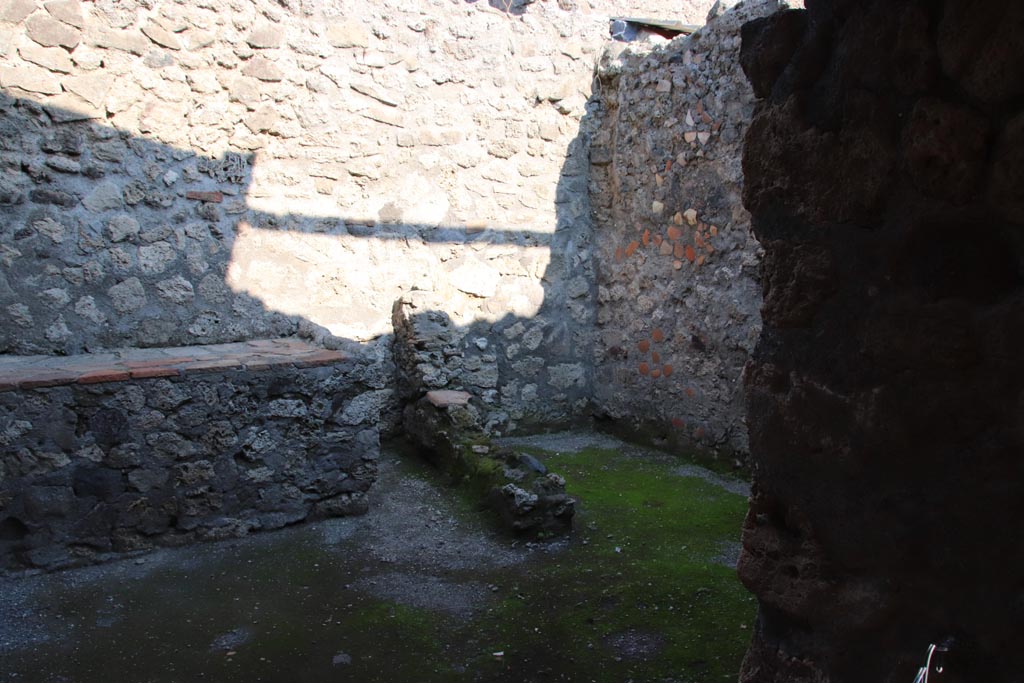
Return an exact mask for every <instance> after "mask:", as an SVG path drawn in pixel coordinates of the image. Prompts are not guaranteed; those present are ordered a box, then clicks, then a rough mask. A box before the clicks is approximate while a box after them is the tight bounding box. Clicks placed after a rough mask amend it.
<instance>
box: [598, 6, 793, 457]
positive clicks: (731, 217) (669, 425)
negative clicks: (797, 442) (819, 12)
mask: <svg viewBox="0 0 1024 683" xmlns="http://www.w3.org/2000/svg"><path fill="white" fill-rule="evenodd" d="M782 5H784V3H780V2H778V1H777V0H761V1H756V2H747V3H741V4H739V5H737V6H735V7H734V8H732V9H728V10H721V9H720V8H716V10H715V11H714V12H713V16H712V17H710V20H709V22H708V24H707V25H706V26H705V27H704V28H703V29H701V30H700V31H699V32H698V33H696V34H694V35H692V36H689V37H679V38H676V39H675V40H673V41H672V42H670V43H668V44H667V45H665V46H660V47H655V48H654V49H650V48H646V49H645V48H642V47H641V48H639V49H634V48H633V47H628V48H626V49H625V50H623V51H620V50H621V48H622V46H621V45H615V46H613V47H612V48H610V49H609V50H607V51H606V52H605V54H604V55H603V57H602V60H601V63H600V70H599V72H598V77H599V88H598V89H597V90H596V93H595V99H596V100H597V102H598V103H599V108H598V118H599V119H600V123H599V125H598V130H597V132H596V134H595V136H594V138H593V141H592V145H591V150H590V165H591V171H590V173H591V180H590V187H591V192H590V201H591V205H592V207H593V212H594V223H595V225H594V228H595V233H596V235H597V238H596V244H597V254H596V258H597V306H598V309H597V335H598V336H597V340H596V349H595V357H596V369H595V379H594V401H595V403H596V405H597V408H598V410H599V412H600V413H601V414H603V415H604V416H606V417H609V418H612V419H614V420H615V421H616V424H617V427H618V428H625V429H626V430H627V431H631V432H632V433H633V434H634V435H638V436H640V437H642V438H644V439H645V440H651V441H654V442H656V443H662V444H674V445H683V446H693V445H697V446H701V447H705V448H707V449H712V450H720V451H721V452H722V453H723V454H724V455H737V456H739V457H742V456H743V454H745V453H746V450H747V430H746V424H745V420H744V410H743V400H742V384H741V381H740V377H741V374H742V370H743V367H744V364H745V363H746V361H747V359H748V358H749V356H750V354H751V352H752V351H753V348H754V344H755V342H756V340H757V336H758V334H759V333H760V329H761V319H760V305H761V289H760V285H759V283H758V268H759V262H760V253H759V252H760V247H759V246H758V244H757V242H756V240H755V239H754V238H753V236H752V235H751V233H750V216H749V214H748V213H747V212H746V211H745V210H744V209H743V207H742V205H741V193H742V184H743V181H742V171H741V168H740V156H741V146H742V142H743V136H744V135H745V133H746V130H747V127H748V125H749V122H750V119H751V116H752V113H753V107H754V95H753V92H752V90H751V88H750V86H749V84H748V83H747V80H746V77H745V76H744V75H743V72H742V70H741V69H740V67H739V49H740V27H741V25H742V24H743V23H744V22H745V21H749V20H750V19H753V18H755V17H759V16H764V15H766V14H770V13H772V12H775V11H777V10H778V9H779V7H780V6H782Z"/></svg>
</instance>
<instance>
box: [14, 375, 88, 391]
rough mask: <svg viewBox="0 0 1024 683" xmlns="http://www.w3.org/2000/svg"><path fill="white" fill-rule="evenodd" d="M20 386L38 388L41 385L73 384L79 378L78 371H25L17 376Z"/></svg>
mask: <svg viewBox="0 0 1024 683" xmlns="http://www.w3.org/2000/svg"><path fill="white" fill-rule="evenodd" d="M17 378H18V386H19V387H20V388H22V389H38V388H41V387H57V386H60V385H62V384H73V383H74V382H75V380H77V379H78V373H77V372H71V371H67V370H34V371H25V372H23V373H21V374H20V375H18V376H17Z"/></svg>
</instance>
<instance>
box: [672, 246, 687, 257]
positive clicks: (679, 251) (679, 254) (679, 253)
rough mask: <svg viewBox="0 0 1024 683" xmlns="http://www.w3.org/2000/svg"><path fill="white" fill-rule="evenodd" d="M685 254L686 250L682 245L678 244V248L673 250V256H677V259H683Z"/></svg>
mask: <svg viewBox="0 0 1024 683" xmlns="http://www.w3.org/2000/svg"><path fill="white" fill-rule="evenodd" d="M685 253H686V250H685V249H683V245H681V244H677V245H676V248H675V249H673V250H672V255H673V256H675V257H676V258H683V255H684V254H685Z"/></svg>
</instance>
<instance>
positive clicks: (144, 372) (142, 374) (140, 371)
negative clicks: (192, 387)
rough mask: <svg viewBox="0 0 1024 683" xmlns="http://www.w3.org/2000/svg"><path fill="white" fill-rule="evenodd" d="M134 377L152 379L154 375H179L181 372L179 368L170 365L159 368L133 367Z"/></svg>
mask: <svg viewBox="0 0 1024 683" xmlns="http://www.w3.org/2000/svg"><path fill="white" fill-rule="evenodd" d="M131 373H132V379H151V378H153V377H177V376H178V375H179V374H181V371H180V370H178V368H170V367H158V368H133V369H132V371H131Z"/></svg>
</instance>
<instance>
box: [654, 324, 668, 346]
mask: <svg viewBox="0 0 1024 683" xmlns="http://www.w3.org/2000/svg"><path fill="white" fill-rule="evenodd" d="M651 339H653V340H654V341H655V342H657V343H659V344H660V343H661V342H663V341H665V333H664V332H662V331H661V328H660V327H656V328H654V331H653V332H651Z"/></svg>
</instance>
